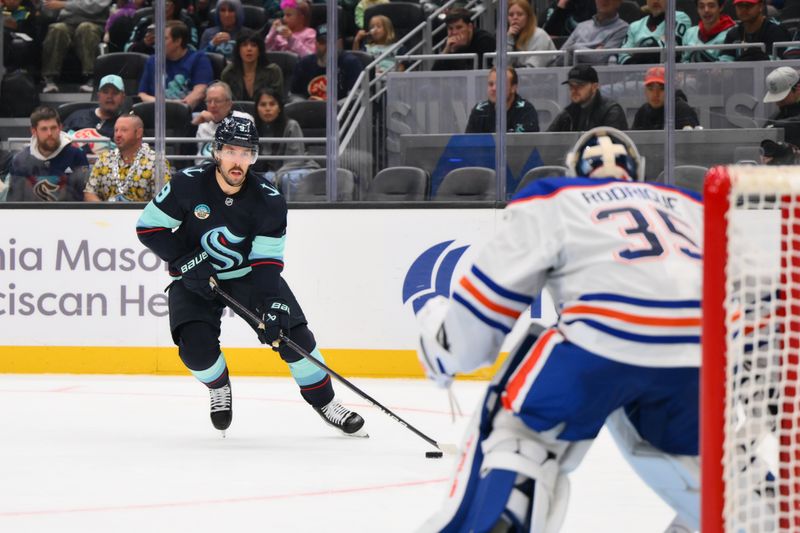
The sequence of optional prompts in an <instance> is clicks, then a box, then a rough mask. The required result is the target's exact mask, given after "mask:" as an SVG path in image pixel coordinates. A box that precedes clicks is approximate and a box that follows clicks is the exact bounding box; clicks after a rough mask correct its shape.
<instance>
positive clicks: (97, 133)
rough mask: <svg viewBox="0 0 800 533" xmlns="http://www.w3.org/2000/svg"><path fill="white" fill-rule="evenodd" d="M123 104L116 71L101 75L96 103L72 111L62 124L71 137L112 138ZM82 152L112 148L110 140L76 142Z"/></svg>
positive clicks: (122, 84)
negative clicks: (87, 107)
mask: <svg viewBox="0 0 800 533" xmlns="http://www.w3.org/2000/svg"><path fill="white" fill-rule="evenodd" d="M124 105H125V84H124V83H123V81H122V78H120V77H119V76H117V75H116V74H109V75H107V76H103V78H102V79H101V80H100V86H99V89H98V91H97V107H95V108H93V109H79V110H77V111H74V112H73V113H71V114H70V115H69V116H68V117H67V119H66V120H65V121H64V124H63V125H62V128H63V129H64V131H66V132H67V133H68V134H69V135H70V137H72V139H73V140H75V139H87V140H89V139H97V138H98V137H105V138H107V139H113V138H114V124H115V123H116V121H117V117H119V116H120V115H121V114H122V108H123V106H124ZM79 146H80V147H81V148H82V149H83V151H84V152H86V153H93V154H99V153H101V152H104V151H106V150H108V149H110V148H113V146H112V145H111V143H110V142H108V143H107V142H87V143H83V144H80V145H79Z"/></svg>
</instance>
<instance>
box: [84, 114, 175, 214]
mask: <svg viewBox="0 0 800 533" xmlns="http://www.w3.org/2000/svg"><path fill="white" fill-rule="evenodd" d="M143 134H144V124H142V119H140V118H139V117H137V116H136V115H123V116H121V117H119V118H118V119H117V122H116V124H115V125H114V142H115V143H116V145H117V148H116V149H114V150H107V151H105V152H103V153H101V154H100V155H99V156H98V158H97V161H95V163H94V166H93V167H92V173H91V175H90V176H89V181H88V183H87V184H86V188H85V189H84V190H83V199H84V200H85V201H87V202H105V201H108V202H147V201H149V200H151V199H152V198H153V196H155V192H156V189H155V186H156V184H155V176H154V169H155V157H156V153H155V151H153V149H152V148H150V146H148V144H147V143H143V142H142V136H143ZM165 173H166V175H165V176H164V179H165V181H166V180H169V164H167V168H166V171H165Z"/></svg>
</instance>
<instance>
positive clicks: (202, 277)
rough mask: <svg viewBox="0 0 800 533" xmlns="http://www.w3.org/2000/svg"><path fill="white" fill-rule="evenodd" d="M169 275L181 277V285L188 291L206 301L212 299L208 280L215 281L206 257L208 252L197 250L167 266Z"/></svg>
mask: <svg viewBox="0 0 800 533" xmlns="http://www.w3.org/2000/svg"><path fill="white" fill-rule="evenodd" d="M169 273H170V275H172V276H181V281H182V282H183V285H184V286H185V287H186V288H187V289H189V290H190V291H192V292H194V293H196V294H199V295H200V296H202V297H203V298H205V299H206V300H213V299H214V290H213V289H212V288H211V285H210V284H209V279H211V278H214V279H215V280H216V279H217V275H216V271H215V270H214V265H212V264H211V261H210V260H209V257H208V252H206V251H205V250H203V249H202V248H198V249H196V250H194V251H193V252H190V253H188V254H186V255H184V256H183V257H180V258H178V259H176V260H175V261H173V262H172V263H170V264H169Z"/></svg>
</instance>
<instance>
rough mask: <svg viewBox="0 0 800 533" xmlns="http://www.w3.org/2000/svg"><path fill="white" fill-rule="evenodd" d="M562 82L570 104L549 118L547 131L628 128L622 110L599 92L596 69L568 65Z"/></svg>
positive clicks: (587, 66)
mask: <svg viewBox="0 0 800 533" xmlns="http://www.w3.org/2000/svg"><path fill="white" fill-rule="evenodd" d="M598 7H599V6H598ZM562 85H569V99H570V100H571V101H572V103H571V104H570V105H568V106H567V107H565V108H564V110H563V111H562V112H561V113H559V114H558V116H556V118H555V119H553V122H552V124H550V127H549V128H548V129H547V131H587V130H590V129H592V128H595V127H597V126H611V127H612V128H617V129H618V130H627V129H628V120H627V119H626V118H625V111H623V110H622V106H620V105H619V104H618V103H617V102H615V101H613V100H611V99H610V98H604V97H603V96H602V95H601V94H600V83H599V79H598V78H597V71H596V70H595V69H594V68H592V67H591V66H590V65H576V66H574V67H572V68H571V69H570V71H569V74H568V75H567V81H565V82H563V83H562Z"/></svg>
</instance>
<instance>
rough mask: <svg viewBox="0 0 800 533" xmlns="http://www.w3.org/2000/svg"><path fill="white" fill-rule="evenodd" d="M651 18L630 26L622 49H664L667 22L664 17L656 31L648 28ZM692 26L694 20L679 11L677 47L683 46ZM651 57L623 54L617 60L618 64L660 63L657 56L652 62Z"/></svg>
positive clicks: (648, 17)
mask: <svg viewBox="0 0 800 533" xmlns="http://www.w3.org/2000/svg"><path fill="white" fill-rule="evenodd" d="M651 18H652V17H650V16H647V17H644V18H642V19H639V20H637V21H635V22H633V23H631V25H630V26H628V34H627V35H626V36H625V40H624V41H623V42H622V47H621V48H646V47H657V48H664V27H665V26H666V22H664V20H663V17H662V20H661V22H660V23H659V24H658V25H657V26H656V27H655V29H654V30H651V29H650V27H649V26H648V22H650V19H651ZM691 25H692V20H691V19H690V18H689V15H687V14H686V13H684V12H683V11H677V12H676V13H675V44H676V45H681V44H683V37H684V35H685V34H686V31H687V30H688V29H689V28H690V27H691ZM649 56H650V54H626V53H621V54H619V56H618V58H617V63H660V61H659V60H658V57H657V56H656V57H655V59H656V60H655V61H651V59H653V58H651V57H649Z"/></svg>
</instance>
